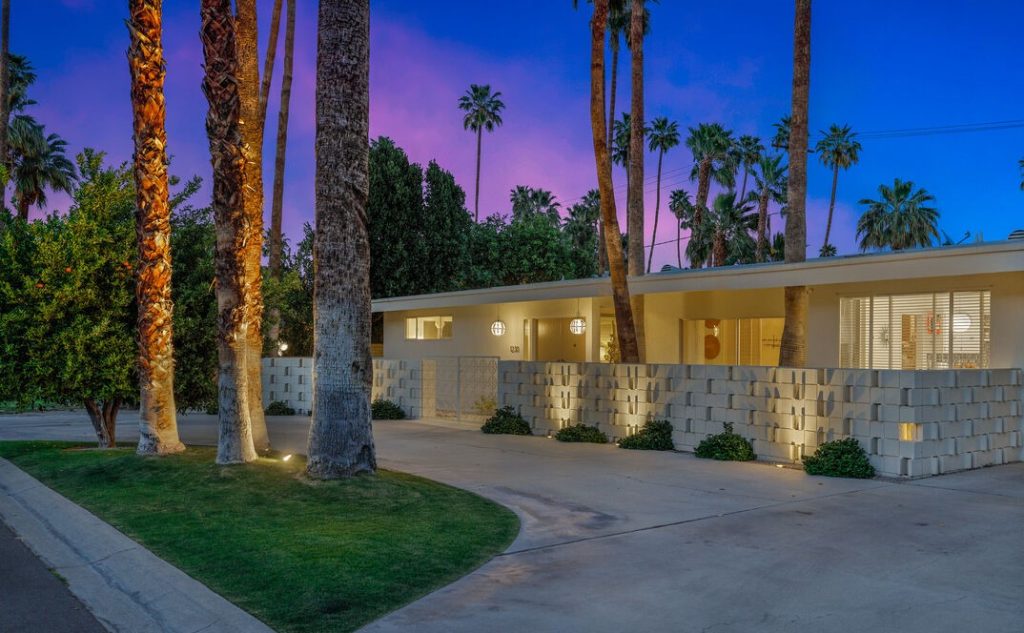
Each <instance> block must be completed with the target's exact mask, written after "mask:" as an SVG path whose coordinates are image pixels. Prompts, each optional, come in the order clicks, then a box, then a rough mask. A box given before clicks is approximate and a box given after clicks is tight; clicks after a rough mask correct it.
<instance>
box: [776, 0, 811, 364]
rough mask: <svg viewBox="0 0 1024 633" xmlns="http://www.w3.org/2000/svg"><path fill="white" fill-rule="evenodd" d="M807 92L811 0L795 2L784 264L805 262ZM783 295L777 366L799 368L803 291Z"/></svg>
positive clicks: (790, 289)
mask: <svg viewBox="0 0 1024 633" xmlns="http://www.w3.org/2000/svg"><path fill="white" fill-rule="evenodd" d="M810 91H811V0H796V15H795V16H794V20H793V99H792V114H791V116H792V118H791V120H790V131H789V155H790V161H789V182H788V187H787V193H786V207H787V211H786V263H795V262H802V261H804V260H805V259H807V213H806V211H807V116H808V115H807V110H808V102H809V99H810ZM794 157H795V158H794ZM785 293H786V298H785V310H786V322H785V325H784V326H783V328H782V343H781V345H780V351H779V365H781V366H783V367H803V366H804V365H805V364H806V362H807V307H808V306H807V304H808V294H807V287H806V286H787V287H786V290H785Z"/></svg>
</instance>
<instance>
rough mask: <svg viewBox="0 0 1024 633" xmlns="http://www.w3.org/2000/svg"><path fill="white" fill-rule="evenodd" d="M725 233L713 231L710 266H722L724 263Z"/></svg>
mask: <svg viewBox="0 0 1024 633" xmlns="http://www.w3.org/2000/svg"><path fill="white" fill-rule="evenodd" d="M725 256H726V248H725V234H723V233H722V232H721V231H719V232H718V233H715V241H714V246H712V248H711V265H712V266H723V265H725Z"/></svg>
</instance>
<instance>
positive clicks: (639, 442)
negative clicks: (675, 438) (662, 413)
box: [619, 420, 676, 451]
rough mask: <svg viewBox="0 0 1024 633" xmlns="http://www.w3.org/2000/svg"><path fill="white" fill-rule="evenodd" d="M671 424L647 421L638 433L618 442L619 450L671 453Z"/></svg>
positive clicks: (672, 447) (673, 446) (666, 421)
mask: <svg viewBox="0 0 1024 633" xmlns="http://www.w3.org/2000/svg"><path fill="white" fill-rule="evenodd" d="M675 447H676V445H675V444H673V443H672V423H671V422H669V421H668V420H648V421H647V422H646V423H645V424H644V426H643V428H642V429H640V431H639V432H637V433H634V434H633V435H630V436H629V437H624V438H622V439H621V440H619V448H630V449H634V450H640V451H671V450H675Z"/></svg>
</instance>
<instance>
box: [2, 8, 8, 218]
mask: <svg viewBox="0 0 1024 633" xmlns="http://www.w3.org/2000/svg"><path fill="white" fill-rule="evenodd" d="M10 45H11V0H2V5H0V166H6V165H7V121H8V119H9V118H10V111H9V105H8V101H9V100H10V91H11V89H10V85H11V69H10V67H9V64H10V55H11V51H10ZM3 206H4V191H3V190H0V208H2V207H3Z"/></svg>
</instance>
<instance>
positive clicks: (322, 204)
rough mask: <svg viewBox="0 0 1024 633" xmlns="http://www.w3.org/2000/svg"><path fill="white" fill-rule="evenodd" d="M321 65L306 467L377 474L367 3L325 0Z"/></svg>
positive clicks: (327, 472) (316, 472)
mask: <svg viewBox="0 0 1024 633" xmlns="http://www.w3.org/2000/svg"><path fill="white" fill-rule="evenodd" d="M317 28H318V31H319V37H318V41H317V67H316V114H317V126H316V160H317V169H316V232H315V234H316V238H315V239H316V248H315V253H316V265H315V266H314V271H315V272H314V276H315V280H314V291H313V314H314V317H313V346H314V357H313V422H312V427H311V429H310V433H309V448H308V449H307V454H308V455H309V458H308V465H307V467H306V470H307V473H308V474H309V475H310V476H312V477H317V478H336V477H348V476H352V475H358V474H360V473H372V472H374V471H375V470H376V469H377V458H376V453H375V450H374V445H373V431H372V429H371V426H370V386H371V384H372V382H373V362H372V360H371V358H370V327H371V323H370V322H371V315H370V240H369V235H368V232H367V222H366V201H367V198H368V196H369V173H368V172H369V168H368V165H369V159H370V158H369V157H370V146H369V143H368V142H367V138H369V134H370V123H369V111H370V99H369V94H370V88H369V84H370V2H369V0H320V12H319V22H318V25H317Z"/></svg>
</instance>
